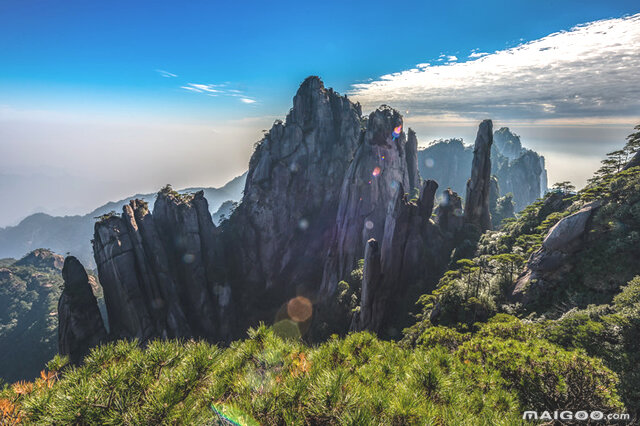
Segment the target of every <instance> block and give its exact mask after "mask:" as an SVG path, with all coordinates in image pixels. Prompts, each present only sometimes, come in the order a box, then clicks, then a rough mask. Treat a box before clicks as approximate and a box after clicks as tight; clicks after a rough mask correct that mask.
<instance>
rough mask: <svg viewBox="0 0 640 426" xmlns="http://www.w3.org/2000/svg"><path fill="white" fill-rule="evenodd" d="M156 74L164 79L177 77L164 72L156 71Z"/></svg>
mask: <svg viewBox="0 0 640 426" xmlns="http://www.w3.org/2000/svg"><path fill="white" fill-rule="evenodd" d="M156 72H157V73H158V74H160V75H161V76H163V77H165V78H175V77H177V76H178V75H177V74H174V73H172V72H169V71H165V70H156Z"/></svg>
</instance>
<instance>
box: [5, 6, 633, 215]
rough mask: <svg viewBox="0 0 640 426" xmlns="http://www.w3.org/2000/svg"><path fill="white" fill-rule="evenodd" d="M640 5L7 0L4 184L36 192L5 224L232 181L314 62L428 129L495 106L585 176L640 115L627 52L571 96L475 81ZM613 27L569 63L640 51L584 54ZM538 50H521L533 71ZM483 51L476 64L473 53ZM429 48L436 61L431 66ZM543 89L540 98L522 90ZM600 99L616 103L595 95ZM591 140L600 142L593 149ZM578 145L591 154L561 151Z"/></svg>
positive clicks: (629, 26) (347, 86) (523, 63)
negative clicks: (484, 101) (479, 90)
mask: <svg viewBox="0 0 640 426" xmlns="http://www.w3.org/2000/svg"><path fill="white" fill-rule="evenodd" d="M639 11H640V7H639V6H638V4H637V1H633V2H632V1H608V2H603V1H562V2H559V1H511V2H507V1H504V2H501V1H483V2H473V3H470V2H424V1H421V2H389V1H386V2H376V1H367V2H362V1H348V2H347V1H342V2H338V1H336V2H326V1H325V2H300V1H295V2H294V1H291V2H240V1H236V2H214V1H185V2H177V1H153V2H151V1H109V2H98V1H87V0H84V1H62V2H54V1H32V0H2V1H0V150H1V152H0V196H12V197H14V198H16V197H17V198H19V200H20V201H19V202H17V204H16V206H17V207H16V209H14V211H13V212H12V213H11V214H9V213H8V212H6V211H5V212H1V211H0V226H3V225H7V224H10V223H15V222H16V221H17V220H19V219H20V218H21V217H24V215H26V214H28V213H31V212H33V211H37V210H46V211H50V212H52V213H64V214H68V213H83V212H85V211H89V210H91V209H92V208H93V207H96V206H97V205H99V204H102V203H103V202H106V201H109V200H113V199H117V198H122V197H124V196H127V195H130V194H133V193H136V192H147V191H154V190H156V189H157V188H159V187H160V186H161V185H163V184H165V183H167V182H171V183H173V184H174V186H176V187H183V186H196V185H202V186H205V185H207V186H209V185H221V184H223V183H224V182H225V181H226V180H228V179H229V178H231V177H233V176H235V175H237V174H239V173H241V172H242V171H244V170H245V169H246V167H247V162H248V158H249V155H250V153H251V147H252V145H253V143H254V142H255V141H256V140H257V139H258V138H259V137H260V134H261V130H262V129H265V128H268V127H269V126H270V123H271V122H272V121H273V119H274V118H277V117H282V116H284V114H286V112H287V110H288V109H289V108H290V106H291V98H292V96H293V94H294V93H295V90H296V89H297V86H298V85H299V84H300V82H301V81H302V80H303V79H304V78H305V77H306V76H308V75H311V74H315V75H320V76H321V77H322V78H323V80H324V81H325V84H326V85H327V86H331V87H334V88H335V89H337V90H338V91H340V92H342V93H349V94H350V96H351V97H352V98H354V99H356V100H359V101H361V102H362V103H363V104H364V105H365V111H367V112H368V111H369V110H370V109H371V108H374V107H375V106H376V105H377V104H379V103H381V102H385V101H387V100H388V102H389V103H391V105H392V106H396V107H398V108H400V109H402V110H405V109H406V110H407V111H409V110H411V112H410V113H408V114H407V121H408V122H409V124H410V125H413V126H414V127H415V128H416V129H417V130H418V137H419V138H420V141H421V143H423V144H426V143H427V142H428V141H430V140H432V139H434V138H439V137H453V136H463V137H465V139H467V140H468V139H470V138H471V137H472V135H473V133H474V131H475V130H474V123H475V122H476V120H479V119H482V118H485V117H484V116H485V115H489V116H491V117H492V118H495V119H496V120H497V121H498V123H499V124H505V125H510V126H512V127H513V128H514V130H515V131H516V132H518V133H520V134H521V135H522V136H523V141H524V143H525V145H527V146H530V147H532V148H534V149H537V150H538V151H541V152H542V153H543V154H544V155H546V156H547V158H548V160H549V168H550V174H551V179H554V178H557V180H561V179H565V178H568V179H571V180H574V181H576V182H577V183H578V184H580V183H582V182H584V180H585V179H586V178H587V177H588V175H589V173H590V172H591V170H593V169H594V168H596V167H597V161H598V158H600V157H601V155H602V154H603V153H604V152H606V151H607V150H608V149H609V148H610V147H613V146H614V145H615V144H616V143H617V144H621V143H623V139H624V135H626V134H628V133H629V132H630V130H631V128H632V127H633V126H632V123H634V122H635V121H634V120H635V119H636V118H638V117H640V114H639V113H638V111H637V107H638V104H637V103H634V102H633V101H632V100H630V101H628V102H626V103H623V104H624V105H622V106H623V107H624V108H622V107H621V108H613V107H612V105H613V104H614V103H615V104H618V103H619V102H614V100H616V99H617V98H615V97H614V95H615V96H618V94H622V93H625V88H626V86H629V82H628V81H627V77H625V75H626V74H625V73H624V71H626V70H627V68H625V69H624V70H622V71H620V73H621V76H616V77H615V78H611V79H609V80H607V81H604V80H603V81H600V80H598V84H596V85H595V86H597V87H598V88H599V89H600V92H602V93H608V94H609V95H610V98H611V99H606V96H601V94H600V92H597V91H594V90H592V89H591V88H590V87H589V86H594V84H589V83H590V81H589V75H592V74H584V73H583V74H578V75H582V77H581V78H582V79H583V80H585V81H586V82H587V84H585V85H584V86H581V87H578V86H577V87H576V88H575V90H574V91H573V92H571V96H575V97H576V99H583V102H582V103H580V102H578V101H575V102H574V101H572V103H567V101H566V98H567V96H566V94H565V95H563V98H562V99H560V98H553V96H552V95H551V94H552V93H555V92H558V90H559V88H557V87H551V86H552V85H550V86H549V87H548V88H546V90H547V91H548V93H549V95H548V96H546V95H545V96H540V94H539V93H537V92H539V88H537V87H535V88H534V87H532V86H531V85H529V86H526V85H524V86H522V87H519V88H518V90H515V91H516V92H518V93H522V95H521V98H520V99H513V98H512V97H509V96H506V94H505V95H504V99H506V101H504V102H503V100H504V99H502V98H499V99H498V98H496V97H495V96H494V97H493V98H491V102H492V103H493V104H494V105H505V107H504V108H503V109H502V110H499V109H496V108H494V109H491V108H482V107H478V105H477V104H473V105H471V104H470V103H469V104H468V105H466V106H461V105H460V101H459V99H467V97H469V98H470V99H471V98H473V99H476V98H477V96H476V98H474V96H475V94H474V93H473V90H472V89H473V87H480V86H478V85H477V84H476V82H473V83H468V84H467V85H466V86H465V85H464V84H462V82H464V81H467V82H469V81H471V80H470V77H469V76H472V75H476V74H478V69H477V68H478V67H480V68H482V67H481V65H482V64H481V61H485V59H487V61H485V62H482V63H484V64H485V68H484V69H480V72H489V71H487V70H486V68H487V67H488V66H489V65H488V64H490V63H491V60H493V57H495V60H496V61H498V62H497V63H498V64H499V66H500V67H503V68H504V70H505V71H504V73H505V74H503V76H502V77H505V76H507V77H508V74H510V73H512V70H513V69H514V64H513V61H511V62H508V61H507V62H505V60H504V57H506V56H509V57H512V56H513V55H512V53H513V52H511V53H510V52H509V51H508V49H513V48H515V47H516V46H518V45H521V44H526V43H530V42H534V41H536V40H541V39H543V40H546V39H544V38H545V37H547V36H549V35H550V34H553V33H556V32H558V31H569V30H571V28H573V27H574V26H576V25H578V24H587V23H590V22H593V21H598V20H605V19H610V18H614V19H615V18H621V17H625V16H629V15H633V14H635V13H638V12H639ZM612 22H613V21H612ZM622 24H624V25H626V29H625V30H621V31H620V32H619V34H617V35H616V37H620V34H622V35H623V36H626V35H628V34H631V36H629V37H630V38H629V40H632V41H635V40H636V39H635V38H633V37H635V36H636V31H635V30H634V28H637V24H638V21H634V22H631V23H629V22H626V23H625V22H623V23H622ZM616 25H617V24H616ZM599 33H600V31H596V30H595V29H594V30H593V31H591V32H590V33H589V34H586V35H584V37H582V40H583V42H582V45H577V46H576V47H575V49H576V50H575V51H576V52H577V53H576V55H577V56H576V58H574V60H573V62H571V63H568V64H566V66H565V68H564V70H565V76H566V74H567V73H568V72H569V73H572V72H573V70H577V71H579V72H582V71H585V72H586V71H589V72H591V70H592V69H593V73H600V70H599V69H595V68H594V67H597V66H596V64H597V63H599V64H602V62H603V60H602V58H603V57H604V58H610V59H611V60H612V61H615V62H616V63H618V62H621V63H623V64H626V65H625V66H627V67H628V69H634V68H637V67H635V65H636V64H635V62H632V61H633V60H632V59H629V58H630V53H629V46H627V48H626V49H625V50H624V51H621V50H620V49H618V48H616V47H615V46H614V47H611V46H612V44H611V43H609V44H607V43H601V44H598V43H599V42H598V43H595V42H594V46H596V45H597V46H604V47H600V48H599V49H601V50H602V51H601V52H600V56H599V57H598V56H597V55H596V57H594V58H592V61H591V62H588V61H585V60H583V56H590V55H585V52H586V50H588V47H589V43H590V41H589V40H591V39H590V37H598V36H597V34H599ZM610 38H611V37H610ZM550 42H551V43H556V44H559V45H562V44H564V43H565V39H564V38H557V37H556V38H552V39H551V41H550ZM534 46H537V45H534ZM585 46H586V47H585ZM632 48H635V49H636V50H637V49H639V48H638V47H637V46H632ZM580 49H582V50H580ZM585 49H586V50H585ZM606 49H609V50H610V51H609V50H606ZM530 50H532V49H529V50H527V49H520V50H519V51H516V52H515V53H516V55H515V56H514V57H517V58H518V61H519V64H518V67H516V68H517V69H518V70H519V71H518V72H520V73H521V72H522V69H523V68H526V67H527V66H528V65H527V64H528V62H527V61H529V60H530V58H531V53H530ZM495 52H506V53H504V54H503V55H494V53H495ZM485 53H486V54H489V55H487V57H486V58H481V56H484V54H485ZM586 53H590V52H586ZM596 53H597V52H596ZM635 53H639V52H637V51H635ZM633 54H634V51H633V50H632V51H631V56H634V55H633ZM470 55H471V56H470ZM565 56H566V52H565ZM569 56H570V55H569ZM578 56H579V57H578ZM635 56H638V55H635ZM454 57H455V59H454ZM478 58H480V59H478ZM501 58H502V59H501ZM476 59H478V62H477V63H476V65H477V67H469V68H468V70H467V71H465V70H464V67H460V65H462V64H463V63H464V62H467V61H473V60H476ZM561 59H563V58H554V57H550V58H549V57H548V58H547V59H546V61H547V62H546V63H544V64H542V65H541V66H540V67H538V69H539V70H540V71H538V72H540V73H543V74H546V71H545V70H547V69H549V67H551V68H553V67H554V66H553V65H554V63H553V62H554V61H556V60H558V61H560V60H561ZM425 63H429V64H430V66H431V68H429V69H427V68H425V67H426V66H423V67H417V65H418V64H425ZM433 67H442V68H435V71H432V70H434V68H433ZM425 70H426V71H428V72H423V71H425ZM438 70H440V71H438ZM449 71H453V74H455V75H459V80H457V81H456V82H453V83H452V82H451V81H448V82H447V84H446V85H440V86H438V87H441V88H444V89H442V90H446V91H448V93H450V94H451V93H453V94H455V93H460V96H458V98H456V99H453V98H451V96H453V95H451V96H449V97H446V96H445V97H444V98H443V95H442V94H441V93H440V92H438V91H437V90H436V89H437V88H434V87H433V85H431V83H428V82H427V80H428V81H429V82H431V81H432V80H433V79H434V78H435V79H436V80H438V78H437V77H434V76H437V75H443V74H445V75H447V74H449ZM465 72H466V73H472V74H465ZM394 73H395V74H394ZM593 75H595V74H593ZM612 75H613V74H612ZM502 77H500V79H501V80H503V78H502ZM529 77H530V76H528V77H525V79H527V78H529ZM631 77H634V78H635V76H628V78H629V79H631ZM438 81H440V80H438ZM505 81H506V82H507V83H509V84H514V85H518V84H519V82H518V81H515V80H514V81H513V82H510V81H508V78H507V79H506V80H505ZM636 81H637V80H636ZM438 84H439V83H438ZM443 84H444V83H443ZM505 84H506V83H505ZM614 86H615V87H614ZM634 86H637V84H635V85H634ZM582 91H585V92H588V93H584V94H583V93H582ZM503 92H504V88H503ZM534 92H535V93H536V99H537V101H536V102H537V103H536V105H535V106H534V107H529V106H527V107H522V105H524V104H528V102H523V99H528V98H527V97H528V96H529V93H532V94H533V93H534ZM574 92H575V93H574ZM436 95H437V96H436ZM531 96H533V95H531ZM620 96H621V95H620ZM507 98H509V99H507ZM430 100H431V103H429V101H430ZM507 101H508V102H507ZM600 103H602V105H603V107H602V108H601V109H593V108H591V109H590V110H587V109H585V108H584V106H585V105H587V104H588V105H591V106H592V105H594V104H597V105H600ZM440 105H442V108H440ZM514 105H516V106H517V108H515V107H513V106H514ZM521 107H522V108H521ZM439 108H440V109H439ZM414 111H415V115H413V114H414ZM600 111H602V112H603V113H602V114H600V113H599V112H600ZM440 113H442V114H440ZM411 120H413V122H412V121H411ZM554 120H555V121H554ZM558 120H560V121H558ZM571 132H573V133H571ZM589 138H591V139H589ZM578 140H580V141H586V142H584V143H586V144H587V145H588V146H586V148H585V147H584V146H583V147H580V148H579V149H578V147H577V146H576V144H577V143H578ZM574 152H575V153H576V154H575V155H574V154H573V153H574ZM570 157H574V158H572V159H573V160H574V164H575V165H576V167H575V168H573V169H571V170H567V169H566V167H556V165H558V164H562V163H563V162H564V161H565V160H566V159H567V158H570ZM52 176H54V177H55V179H52ZM52 182H55V187H51V185H53V183H52ZM20 197H22V198H20Z"/></svg>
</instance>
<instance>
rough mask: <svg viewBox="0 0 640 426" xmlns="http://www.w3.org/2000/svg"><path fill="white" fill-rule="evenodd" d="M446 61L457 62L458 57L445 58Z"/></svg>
mask: <svg viewBox="0 0 640 426" xmlns="http://www.w3.org/2000/svg"><path fill="white" fill-rule="evenodd" d="M447 60H448V61H449V62H455V61H457V60H458V57H457V56H453V55H451V56H447Z"/></svg>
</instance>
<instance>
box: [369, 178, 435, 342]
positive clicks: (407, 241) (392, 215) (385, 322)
mask: <svg viewBox="0 0 640 426" xmlns="http://www.w3.org/2000/svg"><path fill="white" fill-rule="evenodd" d="M437 189H438V184H437V183H436V182H435V181H432V180H429V181H425V182H424V184H423V186H422V190H421V191H420V198H418V199H417V200H408V199H407V196H406V194H405V193H404V191H399V192H398V194H397V195H396V200H395V202H394V203H393V204H392V205H391V206H390V207H389V209H388V211H387V217H386V220H385V229H384V233H383V237H382V244H381V247H380V249H379V252H380V253H379V259H378V258H377V255H376V256H372V255H371V252H372V242H374V243H375V245H376V247H375V251H374V253H375V252H377V250H378V248H377V244H378V243H377V241H375V240H373V239H371V240H369V241H368V242H367V245H366V248H365V257H364V259H365V264H364V276H363V280H362V293H361V299H362V303H361V310H360V318H359V323H358V327H357V329H358V330H371V331H375V332H383V333H384V334H385V335H393V330H391V328H393V325H394V322H395V321H397V318H398V317H399V316H401V315H398V313H399V311H402V310H403V308H405V306H404V305H403V303H402V302H403V301H404V300H405V299H406V296H407V289H408V287H409V286H410V285H411V284H414V283H416V282H420V280H421V279H427V280H428V279H429V278H434V277H436V276H438V273H439V271H438V270H437V267H436V266H434V265H433V262H430V260H433V259H435V258H437V257H438V255H437V252H439V251H440V249H441V248H443V240H442V238H440V233H439V231H438V230H437V227H436V225H434V223H433V222H432V221H431V220H430V217H431V213H432V211H433V204H434V198H435V193H436V191H437ZM368 262H374V263H373V266H370V265H368ZM377 262H379V266H378V265H377ZM374 271H376V272H378V273H379V276H377V277H375V276H373V275H374V273H375V272H374ZM394 320H395V321H394Z"/></svg>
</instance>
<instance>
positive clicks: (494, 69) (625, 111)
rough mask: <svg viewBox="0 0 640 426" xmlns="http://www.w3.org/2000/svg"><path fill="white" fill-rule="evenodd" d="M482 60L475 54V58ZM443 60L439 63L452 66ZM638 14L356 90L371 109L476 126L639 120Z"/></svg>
mask: <svg viewBox="0 0 640 426" xmlns="http://www.w3.org/2000/svg"><path fill="white" fill-rule="evenodd" d="M480 55H483V52H477V51H476V50H474V51H472V53H471V55H470V56H469V57H470V58H474V57H477V56H480ZM451 58H452V57H451V56H446V55H444V54H443V55H440V58H439V59H438V60H437V61H441V60H442V59H449V60H451ZM638 81H640V14H636V15H633V16H628V17H623V18H618V19H608V20H602V21H595V22H591V23H588V24H584V25H579V26H576V27H574V28H572V29H571V30H569V31H562V32H558V33H554V34H550V35H548V36H546V37H544V38H541V39H539V40H534V41H531V42H528V43H524V44H522V45H519V46H517V47H514V48H510V49H506V50H502V51H497V52H495V53H492V54H488V55H484V56H482V57H480V58H478V59H474V60H468V61H466V62H458V63H447V64H438V65H434V66H432V65H430V64H428V63H422V64H419V65H417V66H416V68H413V69H409V70H406V71H402V72H397V73H393V74H388V75H383V76H381V77H380V78H378V79H377V80H374V81H372V82H367V83H359V84H354V85H353V86H352V90H350V91H349V94H350V95H351V96H352V97H353V98H354V99H355V100H357V101H359V102H360V103H362V104H363V105H364V106H365V108H375V107H376V106H378V105H380V104H382V103H389V104H391V105H393V106H394V107H396V108H400V109H402V110H409V111H411V112H412V113H416V114H419V115H438V114H446V115H451V116H456V115H457V116H460V117H465V118H471V119H479V118H484V117H487V116H490V117H493V118H499V119H529V120H538V119H549V118H576V117H618V116H627V117H637V116H638V111H639V107H640V85H638V84H637V82H638Z"/></svg>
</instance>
